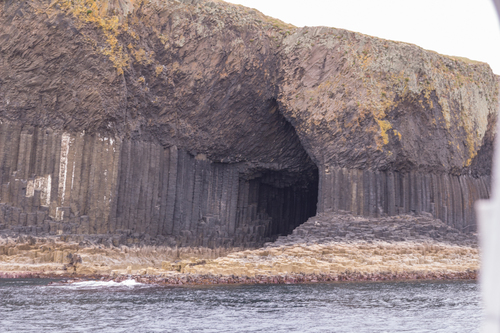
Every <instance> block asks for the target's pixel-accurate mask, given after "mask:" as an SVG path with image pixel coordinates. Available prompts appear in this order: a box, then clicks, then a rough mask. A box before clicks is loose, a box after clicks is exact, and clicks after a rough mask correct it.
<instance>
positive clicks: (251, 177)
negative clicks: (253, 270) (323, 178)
mask: <svg viewBox="0 0 500 333" xmlns="http://www.w3.org/2000/svg"><path fill="white" fill-rule="evenodd" d="M269 108H270V109H274V110H276V109H277V104H276V102H275V101H272V102H271V103H270V105H269ZM273 117H276V119H272V120H269V123H272V124H274V125H275V129H276V130H275V131H276V133H278V134H276V136H278V135H279V137H280V138H286V144H284V145H282V146H281V147H278V148H279V149H278V148H277V149H276V150H275V151H276V152H277V153H276V155H275V156H273V159H274V158H275V160H281V161H285V162H286V161H294V162H293V163H283V164H284V165H287V167H280V166H279V164H278V166H277V165H276V164H275V166H274V167H269V166H268V165H267V166H265V165H261V166H258V165H257V166H255V165H254V166H251V167H250V168H249V169H247V170H246V171H245V172H244V173H241V174H240V184H239V187H240V188H239V191H238V192H239V196H238V210H237V217H236V226H237V232H239V234H240V235H241V236H243V235H245V236H244V238H245V240H244V241H243V243H260V242H263V241H264V242H266V241H271V240H275V239H276V238H277V237H278V236H280V235H288V234H290V233H292V231H293V230H294V229H295V228H296V227H297V226H299V225H300V224H302V223H304V222H306V221H307V220H308V219H309V218H310V217H312V216H315V215H316V209H317V204H318V190H319V173H318V168H317V166H316V164H315V163H314V162H313V161H312V160H311V158H310V157H309V155H308V154H307V152H306V151H305V149H304V147H303V146H302V144H301V142H300V140H299V137H298V135H297V133H296V132H295V128H294V127H293V126H292V125H291V124H290V123H289V122H288V121H287V120H286V119H285V118H284V117H283V115H282V114H281V112H273ZM276 136H275V137H276ZM272 139H273V140H272V142H276V141H279V139H278V140H275V139H274V138H272ZM283 141H285V140H282V142H283ZM283 147H285V148H283ZM250 246H251V245H250Z"/></svg>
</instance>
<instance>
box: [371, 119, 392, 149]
mask: <svg viewBox="0 0 500 333" xmlns="http://www.w3.org/2000/svg"><path fill="white" fill-rule="evenodd" d="M375 120H376V121H377V123H378V125H379V127H380V136H381V137H382V140H383V142H384V145H386V144H388V143H389V135H388V134H387V131H388V130H390V129H392V125H391V123H390V122H388V121H387V120H380V119H375Z"/></svg>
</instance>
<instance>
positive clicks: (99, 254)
mask: <svg viewBox="0 0 500 333" xmlns="http://www.w3.org/2000/svg"><path fill="white" fill-rule="evenodd" d="M478 269H479V252H478V247H477V237H476V235H475V234H470V233H469V234H466V233H462V232H461V231H460V230H457V229H454V228H452V227H450V226H447V225H445V224H444V223H442V222H441V221H440V220H437V219H434V218H432V217H431V216H430V214H429V215H427V214H424V215H419V216H410V215H402V216H393V217H383V218H376V219H375V218H366V217H355V216H352V215H350V214H347V213H341V214H339V213H335V214H334V213H323V214H319V215H318V216H315V217H313V218H311V219H309V220H308V221H307V222H306V223H304V224H302V225H301V226H299V227H298V228H296V229H295V230H294V231H293V233H292V234H290V235H288V236H280V237H279V238H278V239H277V240H276V241H275V242H271V243H266V244H265V245H264V246H263V247H261V248H258V249H245V250H242V249H237V248H227V249H223V248H220V249H215V250H214V249H207V248H171V247H166V246H143V247H127V246H120V247H114V246H107V247H106V246H103V245H102V244H100V245H92V244H90V245H89V244H77V243H68V242H64V241H61V240H60V239H57V237H52V238H33V237H18V238H17V239H13V238H10V237H6V238H2V239H1V240H0V278H42V277H59V278H66V279H69V280H67V282H75V281H78V279H102V280H111V279H113V280H115V281H122V280H125V279H134V280H136V281H138V282H141V283H154V284H161V285H198V284H242V283H243V284H261V283H265V284H268V283H277V284H281V283H314V282H330V281H387V280H419V279H425V280H429V279H431V280H441V279H476V278H477V273H478Z"/></svg>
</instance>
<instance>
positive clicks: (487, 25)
mask: <svg viewBox="0 0 500 333" xmlns="http://www.w3.org/2000/svg"><path fill="white" fill-rule="evenodd" d="M225 1H227V2H231V3H237V4H241V5H244V6H247V7H251V8H255V9H257V10H259V11H260V12H262V13H264V14H266V15H268V16H272V17H275V18H278V19H280V20H282V21H284V22H287V23H291V24H293V25H295V26H298V27H302V26H320V25H321V26H328V27H335V28H342V29H348V30H352V31H357V32H361V33H364V34H366V35H371V36H376V37H381V38H385V39H391V40H396V41H403V42H408V43H413V44H416V45H418V46H421V47H423V48H425V49H428V50H434V51H437V52H439V53H442V54H446V55H453V56H461V57H466V58H469V59H472V60H479V61H483V62H487V63H488V64H490V66H491V68H492V69H493V72H494V73H495V74H500V25H499V24H498V18H497V16H496V12H495V8H494V6H493V2H492V1H491V0H418V1H416V0H413V1H411V0H307V1H303V0H302V1H297V0H225Z"/></svg>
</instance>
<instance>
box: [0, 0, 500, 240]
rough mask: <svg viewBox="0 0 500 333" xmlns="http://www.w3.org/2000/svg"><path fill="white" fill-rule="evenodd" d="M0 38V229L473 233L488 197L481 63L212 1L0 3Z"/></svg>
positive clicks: (487, 100) (169, 234)
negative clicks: (353, 220) (367, 224)
mask: <svg viewBox="0 0 500 333" xmlns="http://www.w3.org/2000/svg"><path fill="white" fill-rule="evenodd" d="M0 31H1V32H0V129H1V131H0V186H1V192H0V202H1V204H0V205H1V209H0V228H7V229H14V231H16V232H22V233H33V234H38V235H40V234H46V233H52V234H58V233H62V234H79V235H82V234H83V235H85V234H95V235H104V234H108V235H109V234H114V235H116V238H117V239H119V241H118V243H120V244H121V243H127V239H148V238H150V237H153V238H155V239H164V240H165V241H166V242H168V243H169V244H170V245H171V246H174V245H182V246H184V245H195V246H208V247H218V246H240V245H241V246H248V247H252V246H257V245H258V244H261V243H263V242H265V241H268V240H270V239H272V238H273V237H276V236H277V235H280V234H283V235H284V234H288V233H290V232H291V231H292V230H293V229H294V228H295V227H296V226H297V225H299V224H300V223H302V222H304V221H306V220H307V218H309V217H310V216H313V215H314V214H315V213H316V203H317V204H318V205H317V209H318V211H319V212H329V211H339V210H347V211H350V212H352V213H353V214H359V215H365V216H371V217H380V216H385V215H398V214H405V213H416V214H419V213H421V212H429V213H432V214H434V216H436V217H438V218H440V219H441V220H442V221H444V222H445V223H447V224H449V225H453V226H454V227H456V228H458V229H460V230H464V231H472V230H474V229H475V222H474V220H475V219H474V214H473V203H474V201H475V200H476V199H477V198H484V197H487V196H488V194H489V174H490V163H491V156H490V154H491V144H492V140H493V137H494V134H495V133H494V132H493V129H494V126H493V124H494V122H495V121H496V112H495V108H496V96H497V93H498V88H497V79H496V77H495V76H494V75H493V73H492V72H491V70H490V69H489V67H488V66H487V65H486V64H481V63H474V62H470V61H465V60H461V59H455V58H450V57H446V56H441V55H438V54H436V53H434V52H429V51H425V50H422V49H421V48H418V47H416V46H413V45H408V44H404V43H396V42H390V41H386V40H381V39H377V38H372V37H368V36H364V35H361V34H357V33H352V32H348V31H343V30H338V29H332V28H302V29H297V28H295V27H292V26H289V25H286V24H284V23H282V22H279V21H278V20H275V19H271V18H269V17H265V16H264V15H262V14H260V13H258V12H256V11H254V10H251V9H249V8H245V7H241V6H234V5H230V4H226V3H224V2H222V1H205V0H202V1H181V2H179V1H170V0H168V1H131V0H116V1H106V0H101V1H86V0H85V1H80V2H73V1H67V0H56V1H52V2H51V3H50V4H48V3H46V2H45V1H41V0H31V1H28V2H12V1H0ZM104 238H106V237H104ZM107 238H109V237H107Z"/></svg>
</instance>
